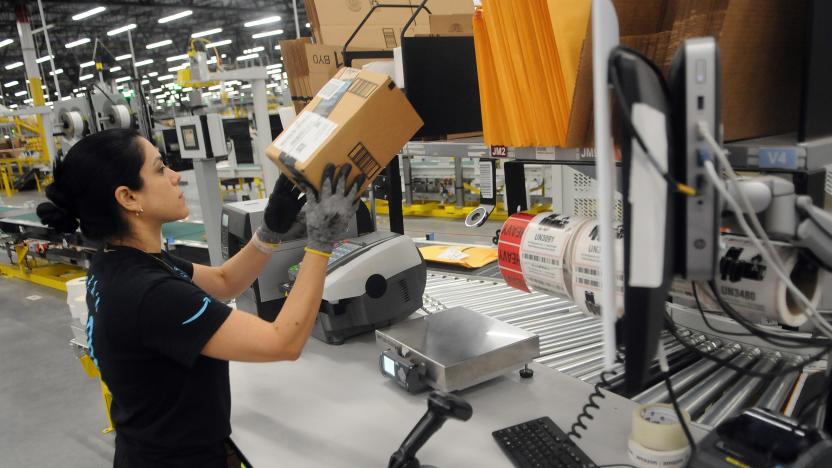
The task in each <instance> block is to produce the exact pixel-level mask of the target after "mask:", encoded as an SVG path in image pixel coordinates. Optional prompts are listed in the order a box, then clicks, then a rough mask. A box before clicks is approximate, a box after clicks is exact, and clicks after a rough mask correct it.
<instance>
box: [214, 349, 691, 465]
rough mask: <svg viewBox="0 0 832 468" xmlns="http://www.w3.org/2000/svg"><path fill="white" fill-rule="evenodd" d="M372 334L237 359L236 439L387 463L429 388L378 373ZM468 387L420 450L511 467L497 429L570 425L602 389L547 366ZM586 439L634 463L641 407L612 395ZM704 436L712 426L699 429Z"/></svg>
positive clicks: (271, 454) (301, 454) (263, 451)
mask: <svg viewBox="0 0 832 468" xmlns="http://www.w3.org/2000/svg"><path fill="white" fill-rule="evenodd" d="M378 356H379V351H378V349H377V348H376V345H375V339H374V337H373V335H372V334H368V335H364V336H361V337H358V338H356V339H353V340H349V341H347V343H346V344H344V345H342V346H330V345H326V344H324V343H322V342H320V341H318V340H315V339H310V340H309V342H308V344H307V345H306V348H305V350H304V352H303V355H302V356H301V358H300V359H299V360H298V361H297V362H294V363H289V362H284V363H269V364H246V363H238V362H232V363H231V365H230V368H231V393H232V400H233V402H232V411H231V426H232V429H233V434H232V438H233V439H234V441H235V442H236V443H237V445H238V446H239V447H240V449H241V450H242V451H243V453H244V454H245V455H246V456H247V457H248V458H249V460H250V461H251V463H252V464H253V465H254V466H255V467H263V466H276V465H280V466H291V467H322V466H326V467H330V468H336V467H345V468H346V467H362V468H363V467H383V466H387V462H388V460H389V457H390V455H391V454H392V453H393V452H394V451H395V450H396V449H397V448H398V447H399V444H401V442H402V441H403V440H404V438H405V436H406V435H407V434H408V433H409V432H410V430H411V429H412V428H413V426H414V425H415V424H416V422H417V421H418V420H419V418H421V417H422V414H424V412H425V410H426V409H427V405H426V397H427V393H421V394H419V395H410V394H408V393H406V392H405V391H404V390H402V389H401V388H400V387H398V386H397V385H396V384H395V383H393V382H392V381H390V380H388V379H386V378H384V377H383V376H382V375H381V374H380V372H379V371H378V367H377V366H378V364H377V363H378ZM530 367H531V368H532V369H534V371H535V374H534V377H533V378H532V379H528V380H524V379H521V378H520V377H519V375H518V373H517V372H511V373H510V374H507V375H505V376H503V377H498V378H497V379H495V380H492V381H489V382H486V383H483V384H480V385H478V386H475V387H472V388H469V389H467V390H464V391H461V392H459V393H458V394H459V395H460V396H462V397H463V398H465V399H466V400H467V401H468V402H469V403H470V404H471V406H472V407H473V408H474V415H473V416H472V417H471V419H470V420H469V421H467V422H464V423H463V422H460V421H455V420H449V421H448V422H446V423H445V426H444V427H442V429H440V430H439V432H437V433H436V434H435V435H434V436H433V437H432V438H431V439H430V441H428V443H427V444H426V445H425V446H424V447H423V448H422V450H420V451H419V453H418V454H417V457H418V458H419V460H420V461H421V462H422V463H423V464H428V465H434V466H436V467H438V468H443V467H445V468H447V467H463V466H466V467H467V466H476V467H484V468H485V467H505V468H509V467H511V466H512V465H511V462H510V461H509V459H508V458H507V457H506V456H505V455H504V454H503V453H502V451H501V450H500V448H499V447H498V446H497V444H496V443H495V442H494V440H493V438H492V437H491V432H492V431H494V430H497V429H501V428H504V427H506V426H510V425H512V424H516V423H520V422H523V421H527V420H529V419H533V418H535V417H540V416H544V415H545V416H549V417H551V418H552V420H554V421H555V423H556V424H558V425H559V426H561V428H563V429H564V430H567V431H568V430H569V427H570V426H571V425H572V423H573V422H574V420H575V418H576V417H577V415H578V413H579V411H580V409H581V408H582V407H583V405H584V404H585V403H586V401H587V396H588V395H589V393H590V392H591V391H592V387H591V386H590V385H588V384H586V383H584V382H581V381H579V380H577V379H575V378H573V377H569V376H567V375H565V374H561V373H558V372H556V371H554V370H553V369H550V368H548V367H546V366H544V365H541V364H537V363H533V364H532V365H531V366H530ZM605 394H606V395H607V398H606V399H604V400H602V401H601V403H600V406H601V409H600V410H594V413H593V414H595V415H597V416H596V418H595V420H594V421H590V422H589V424H588V426H589V429H588V430H587V431H584V432H583V434H585V435H584V437H583V438H582V439H581V440H580V441H579V444H578V445H579V446H580V447H581V448H582V449H583V450H584V451H585V452H586V453H587V454H588V455H589V456H590V457H591V458H592V459H593V460H594V461H595V462H596V463H597V464H613V463H630V461H629V458H628V456H627V438H628V437H629V433H630V420H631V415H632V411H633V408H634V407H635V406H636V404H635V403H633V402H632V401H630V400H627V399H625V398H622V397H620V396H617V395H614V394H610V393H606V392H605ZM693 430H694V431H695V434H696V436H697V437H701V436H703V435H704V431H702V430H701V429H699V428H698V427H695V428H694V429H693Z"/></svg>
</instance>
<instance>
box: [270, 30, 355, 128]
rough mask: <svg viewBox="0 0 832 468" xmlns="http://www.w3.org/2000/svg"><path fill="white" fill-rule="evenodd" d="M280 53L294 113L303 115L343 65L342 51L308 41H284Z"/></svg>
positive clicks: (304, 39) (306, 39)
mask: <svg viewBox="0 0 832 468" xmlns="http://www.w3.org/2000/svg"><path fill="white" fill-rule="evenodd" d="M280 50H281V52H282V55H283V65H284V66H285V70H286V76H287V80H288V81H289V91H290V92H291V94H292V102H293V103H294V105H295V111H296V112H300V110H301V109H303V107H304V106H305V105H306V104H307V103H308V102H309V101H311V100H312V97H313V96H315V93H317V92H318V90H319V89H321V87H322V86H323V85H324V84H326V82H327V81H329V79H330V78H332V76H333V75H335V72H336V71H338V68H339V67H340V66H341V65H343V60H342V59H341V50H340V49H338V48H337V47H333V46H326V45H320V44H312V43H311V42H310V40H309V38H306V37H305V38H301V39H294V40H290V41H281V42H280Z"/></svg>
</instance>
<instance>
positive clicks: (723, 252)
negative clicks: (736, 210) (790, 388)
mask: <svg viewBox="0 0 832 468" xmlns="http://www.w3.org/2000/svg"><path fill="white" fill-rule="evenodd" d="M721 240H722V242H721V244H722V245H721V249H720V256H719V265H718V272H717V278H716V281H715V283H716V287H717V289H718V291H719V294H720V296H722V298H723V299H724V300H725V302H726V303H728V304H729V305H731V307H732V308H733V309H734V310H736V311H737V313H738V314H740V315H742V316H743V317H745V318H747V319H749V320H751V321H754V322H762V323H766V322H778V323H782V324H785V325H788V326H792V327H799V326H801V325H803V323H804V322H806V318H807V317H806V314H805V312H804V307H803V304H802V302H800V301H799V300H798V299H795V298H793V297H792V295H791V294H790V293H789V292H788V289H787V287H786V283H785V282H783V281H782V280H781V279H780V278H779V277H778V276H777V274H775V273H774V270H772V269H771V268H770V266H769V265H768V264H767V263H766V261H765V260H764V259H763V257H762V255H760V251H759V250H758V249H757V248H756V247H755V246H754V244H753V243H752V242H751V240H750V239H748V238H747V237H740V236H723V237H722V239H721ZM773 244H774V247H775V250H776V251H777V254H778V255H779V256H780V258H781V259H782V260H783V264H784V266H785V267H786V270H785V273H786V274H788V275H789V276H790V278H791V280H792V282H794V284H795V285H796V286H797V287H798V289H800V290H801V291H802V292H803V294H804V295H805V296H806V297H807V298H809V300H810V301H811V302H812V304H813V305H814V306H817V305H818V303H819V302H820V297H821V287H820V281H821V275H820V272H819V270H818V269H817V267H815V266H814V265H813V264H812V263H811V262H809V261H807V260H805V259H804V258H802V257H801V256H800V255H799V254H798V251H797V249H796V248H794V247H793V246H791V245H788V244H785V243H780V242H774V243H773ZM697 292H698V293H699V300H700V302H701V304H702V307H703V308H705V309H706V310H722V308H721V307H720V306H719V304H718V302H717V301H716V298H715V297H714V295H713V293H712V292H711V290H710V288H698V289H697ZM672 294H673V295H675V296H677V297H678V296H682V297H685V298H687V299H689V300H692V299H693V289H692V287H691V285H690V283H689V282H681V281H675V282H674V283H673V289H672Z"/></svg>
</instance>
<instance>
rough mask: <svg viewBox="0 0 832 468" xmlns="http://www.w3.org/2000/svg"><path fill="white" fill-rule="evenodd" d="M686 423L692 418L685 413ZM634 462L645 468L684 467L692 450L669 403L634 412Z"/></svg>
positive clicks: (630, 446) (631, 442) (629, 446)
mask: <svg viewBox="0 0 832 468" xmlns="http://www.w3.org/2000/svg"><path fill="white" fill-rule="evenodd" d="M682 416H683V417H684V418H685V421H686V423H688V424H690V415H688V413H687V412H684V411H683V412H682ZM627 449H628V452H629V454H630V459H631V460H632V461H633V462H634V463H636V465H638V466H641V467H651V468H652V467H662V468H676V467H679V468H681V467H683V466H685V463H687V460H688V457H689V456H690V447H689V446H688V442H687V439H686V438H685V433H684V430H683V429H682V425H681V424H680V423H679V418H678V417H677V416H676V412H675V411H674V410H673V407H672V406H671V405H669V404H664V403H655V404H650V405H642V406H638V407H637V408H635V409H634V410H633V426H632V431H631V432H630V439H629V441H628V443H627Z"/></svg>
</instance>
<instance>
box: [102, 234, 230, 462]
mask: <svg viewBox="0 0 832 468" xmlns="http://www.w3.org/2000/svg"><path fill="white" fill-rule="evenodd" d="M192 276H193V265H192V264H190V263H188V262H185V261H183V260H181V259H177V258H174V257H172V256H170V255H168V254H167V253H162V254H156V255H152V254H148V253H146V252H142V251H140V250H137V249H132V248H129V247H114V248H109V249H107V250H105V251H102V252H99V253H97V254H96V255H95V256H94V257H93V259H92V265H91V267H90V271H89V274H88V277H87V306H88V308H89V310H90V315H89V319H88V321H87V340H88V341H87V344H88V345H89V349H90V356H91V357H92V359H93V362H95V364H96V365H97V366H98V368H99V370H100V371H101V376H102V379H103V380H104V382H105V383H106V384H107V385H108V386H109V388H110V391H111V392H112V394H113V401H112V406H111V410H110V412H111V416H112V419H113V424H114V426H115V428H116V431H117V433H118V442H117V445H118V444H119V443H120V444H121V445H122V449H128V450H129V451H130V452H131V453H136V454H139V455H141V457H142V459H147V460H155V459H158V460H169V461H170V460H171V457H174V458H176V457H182V456H185V457H187V455H188V454H199V453H204V452H205V448H206V447H217V446H221V444H222V442H223V440H225V439H226V438H227V437H228V436H229V435H230V434H231V425H230V413H231V395H230V389H229V383H228V361H222V360H217V359H212V358H209V357H206V356H202V355H201V354H200V353H201V352H202V348H203V347H204V346H205V343H207V342H208V340H209V339H210V338H211V336H213V334H214V332H216V331H217V329H218V328H219V327H220V325H222V323H223V322H224V321H225V319H226V318H227V317H228V315H229V314H230V312H231V309H230V308H229V307H228V306H227V305H225V304H223V303H222V302H219V301H217V300H216V299H214V298H212V297H211V296H209V295H208V294H207V293H206V292H205V291H203V290H202V289H200V288H199V287H198V286H196V285H195V284H194V283H193V282H192V280H191V277H192ZM160 466H161V465H160ZM183 466H184V465H183Z"/></svg>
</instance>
